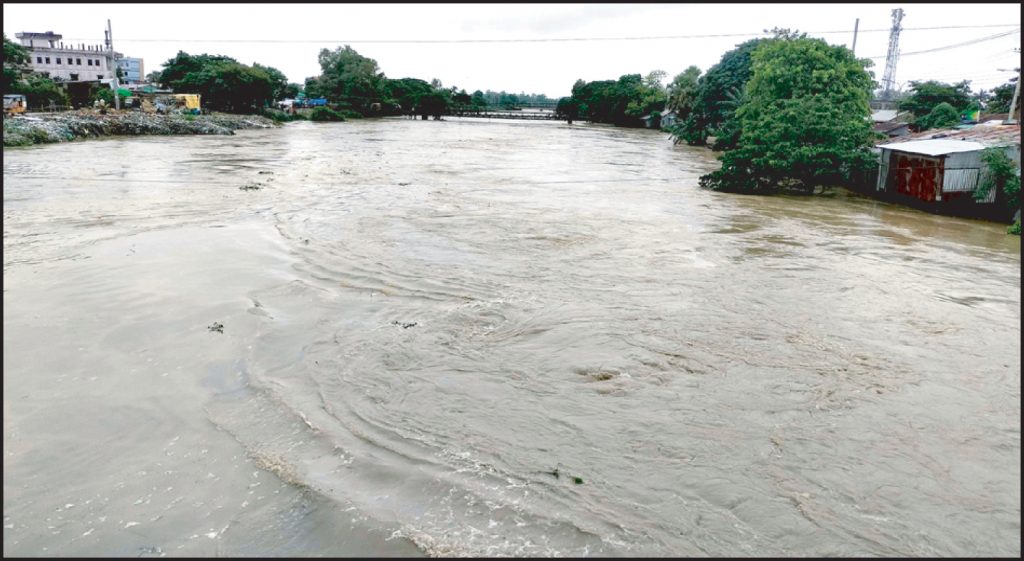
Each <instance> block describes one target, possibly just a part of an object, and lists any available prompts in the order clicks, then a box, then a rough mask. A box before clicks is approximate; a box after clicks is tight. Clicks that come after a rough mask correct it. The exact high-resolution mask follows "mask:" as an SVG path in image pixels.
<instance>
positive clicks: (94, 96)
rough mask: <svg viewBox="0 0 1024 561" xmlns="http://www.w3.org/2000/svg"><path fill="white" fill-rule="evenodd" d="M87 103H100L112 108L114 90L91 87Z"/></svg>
mask: <svg viewBox="0 0 1024 561" xmlns="http://www.w3.org/2000/svg"><path fill="white" fill-rule="evenodd" d="M89 101H102V102H104V103H106V104H107V106H108V107H113V106H114V90H112V89H110V88H107V87H104V86H93V87H92V88H91V89H90V90H89Z"/></svg>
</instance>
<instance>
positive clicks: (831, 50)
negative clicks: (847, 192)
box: [700, 37, 875, 192]
mask: <svg viewBox="0 0 1024 561" xmlns="http://www.w3.org/2000/svg"><path fill="white" fill-rule="evenodd" d="M751 62H752V64H751V78H750V81H749V82H748V84H747V86H746V88H745V91H744V94H743V99H744V102H743V104H742V105H741V106H740V108H739V109H738V110H737V111H736V118H737V120H738V121H739V126H740V130H741V131H742V132H741V134H740V138H739V143H738V146H737V147H736V148H735V149H732V150H730V151H728V152H726V153H725V154H724V155H723V156H722V168H721V169H720V170H718V171H716V172H713V173H711V174H708V175H705V176H703V177H702V178H701V180H700V183H701V185H702V186H704V187H708V188H711V189H716V190H728V191H740V192H772V191H776V190H779V189H795V190H799V191H804V192H811V191H813V190H814V189H815V188H816V187H819V186H832V185H841V184H844V183H845V182H847V181H849V180H850V179H851V178H852V177H854V176H856V175H857V174H858V173H861V172H863V171H864V170H867V169H869V168H870V167H871V166H873V165H875V163H874V157H873V155H872V153H871V151H870V149H871V147H872V145H873V132H872V130H871V121H870V119H869V116H870V112H871V110H870V107H869V105H868V101H869V99H870V96H871V91H872V89H873V87H874V81H873V79H872V76H871V74H870V73H869V72H868V71H867V68H868V67H870V65H871V62H870V61H868V60H866V59H857V58H855V57H854V56H853V53H851V52H850V50H849V49H847V48H846V47H836V46H831V45H829V44H828V43H826V42H825V41H823V40H821V39H809V38H804V37H801V38H796V39H793V38H788V37H784V38H780V39H776V40H771V41H766V42H764V43H762V44H761V45H759V46H758V47H757V49H755V50H754V51H753V52H752V53H751Z"/></svg>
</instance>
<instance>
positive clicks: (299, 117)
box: [260, 107, 309, 123]
mask: <svg viewBox="0 0 1024 561" xmlns="http://www.w3.org/2000/svg"><path fill="white" fill-rule="evenodd" d="M260 115H263V116H264V117H266V118H268V119H270V120H272V121H274V122H275V123H287V122H290V121H308V120H309V117H308V116H307V115H306V114H305V113H298V112H297V113H295V114H294V115H292V114H291V113H289V112H287V111H281V110H280V109H272V108H269V107H268V108H266V109H264V110H263V111H261V112H260Z"/></svg>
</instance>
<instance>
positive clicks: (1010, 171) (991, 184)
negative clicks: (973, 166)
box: [972, 147, 1020, 235]
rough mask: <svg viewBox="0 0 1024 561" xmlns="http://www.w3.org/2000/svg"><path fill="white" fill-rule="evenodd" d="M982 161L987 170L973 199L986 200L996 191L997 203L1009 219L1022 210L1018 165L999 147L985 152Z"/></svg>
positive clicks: (982, 153) (982, 154)
mask: <svg viewBox="0 0 1024 561" xmlns="http://www.w3.org/2000/svg"><path fill="white" fill-rule="evenodd" d="M981 160H982V161H983V162H985V168H986V170H985V173H983V174H982V180H981V182H979V183H978V187H977V189H975V191H974V193H972V197H973V198H974V200H976V201H981V200H984V199H986V198H988V196H989V194H990V193H991V192H992V190H993V189H995V190H996V197H995V198H996V201H1002V203H1003V205H1004V207H1005V208H1006V210H1007V217H1009V216H1012V215H1013V213H1014V212H1016V211H1017V210H1018V209H1020V176H1019V175H1017V165H1016V164H1015V163H1014V161H1013V160H1012V159H1010V157H1009V156H1007V155H1006V152H1005V149H1004V148H998V147H992V148H986V149H985V150H983V151H982V152H981ZM1018 235H1019V232H1018Z"/></svg>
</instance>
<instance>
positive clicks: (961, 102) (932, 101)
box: [899, 80, 972, 119]
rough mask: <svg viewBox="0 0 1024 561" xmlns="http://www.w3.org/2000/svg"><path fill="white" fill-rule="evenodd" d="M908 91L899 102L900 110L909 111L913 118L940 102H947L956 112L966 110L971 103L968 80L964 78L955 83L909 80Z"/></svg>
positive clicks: (922, 115)
mask: <svg viewBox="0 0 1024 561" xmlns="http://www.w3.org/2000/svg"><path fill="white" fill-rule="evenodd" d="M909 89H910V93H909V94H908V95H907V96H906V97H904V98H903V99H902V100H901V101H900V103H899V108H900V110H901V111H910V112H911V113H912V114H913V115H914V118H915V119H920V118H922V117H924V116H926V115H928V114H929V113H931V112H932V110H934V109H935V107H936V106H937V105H938V104H940V103H948V104H949V105H951V106H953V109H955V110H956V111H957V113H958V114H959V113H962V112H963V111H965V110H967V109H968V108H969V107H970V106H971V103H972V99H971V98H972V95H971V86H970V82H969V81H967V80H964V81H962V82H958V83H956V84H946V83H943V82H938V81H935V80H928V81H925V82H910V88H909Z"/></svg>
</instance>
